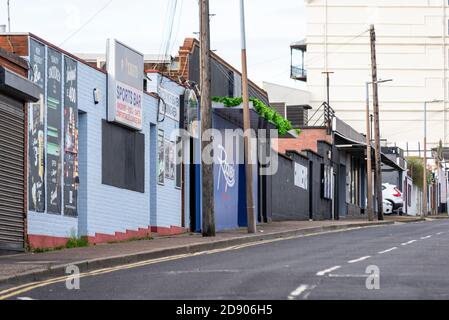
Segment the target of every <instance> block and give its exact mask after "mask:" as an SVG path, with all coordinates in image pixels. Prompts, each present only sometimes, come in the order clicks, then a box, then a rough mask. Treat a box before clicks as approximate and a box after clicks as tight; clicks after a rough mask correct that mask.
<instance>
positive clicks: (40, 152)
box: [28, 39, 46, 212]
mask: <svg viewBox="0 0 449 320" xmlns="http://www.w3.org/2000/svg"><path fill="white" fill-rule="evenodd" d="M30 65H31V70H30V79H31V80H32V81H33V82H34V83H35V84H37V85H38V86H39V88H40V94H41V100H40V101H39V102H38V103H33V104H30V111H29V115H30V121H29V150H28V152H29V184H28V185H29V192H28V194H29V209H30V210H32V211H35V212H45V179H44V175H45V168H44V167H45V121H44V116H45V110H44V93H45V69H46V67H45V46H44V45H43V44H41V43H39V42H37V41H34V40H32V39H31V40H30Z"/></svg>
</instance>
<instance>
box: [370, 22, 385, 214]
mask: <svg viewBox="0 0 449 320" xmlns="http://www.w3.org/2000/svg"><path fill="white" fill-rule="evenodd" d="M370 38H371V69H372V76H373V81H372V85H373V99H374V143H375V158H376V172H375V176H376V177H375V185H376V187H375V189H376V199H377V212H378V218H379V221H383V220H384V213H383V197H382V159H381V148H380V121H379V120H380V119H379V91H378V88H379V84H378V81H377V57H376V31H375V29H374V25H371V27H370Z"/></svg>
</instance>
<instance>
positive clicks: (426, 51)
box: [292, 0, 449, 156]
mask: <svg viewBox="0 0 449 320" xmlns="http://www.w3.org/2000/svg"><path fill="white" fill-rule="evenodd" d="M305 4H306V24H307V28H306V39H305V42H300V43H296V44H294V45H293V46H292V49H293V52H294V53H293V55H294V57H295V58H294V59H293V60H292V61H293V62H292V64H293V66H292V70H294V71H295V72H294V73H293V72H292V75H294V78H295V79H298V80H302V81H307V88H308V91H310V94H311V106H312V107H313V108H314V109H316V108H318V107H319V106H320V105H321V103H322V102H323V101H326V99H327V86H326V75H325V74H323V72H328V71H329V72H333V73H332V74H331V75H330V104H331V105H332V107H333V108H334V109H335V110H336V112H337V113H338V114H339V117H340V118H341V119H342V120H344V121H345V122H347V123H348V124H350V125H351V126H353V127H354V128H355V129H356V130H358V131H360V132H364V131H365V130H366V124H365V99H366V97H365V96H366V94H365V83H366V82H368V81H371V79H372V78H371V57H370V35H369V32H368V29H369V26H370V24H374V25H375V28H376V34H377V39H376V40H377V41H376V45H377V62H378V77H379V79H393V82H390V83H385V84H381V85H379V86H380V91H379V96H380V110H381V115H380V117H381V135H382V138H384V139H388V140H389V141H396V142H397V146H400V147H401V148H403V149H404V150H409V151H410V153H412V151H415V152H414V153H416V154H418V152H419V150H423V143H422V140H423V135H424V131H423V130H424V129H423V127H424V123H423V111H424V110H423V109H424V101H429V100H434V99H437V100H443V101H444V102H441V103H433V104H429V105H428V136H429V138H428V141H429V143H430V145H432V146H435V145H437V144H438V142H439V141H440V140H442V141H443V142H444V143H445V144H447V143H448V134H449V132H448V115H447V101H448V91H449V79H448V64H449V45H448V40H449V29H448V21H449V4H448V2H447V1H446V0H431V1H421V0H413V1H405V0H389V1H377V0H367V1H363V3H359V2H358V1H355V2H354V1H345V0H307V1H305ZM298 70H299V71H298ZM370 91H372V89H371V88H370ZM421 133H422V134H421ZM419 142H420V145H419ZM407 146H408V147H407ZM428 149H429V150H430V148H428ZM429 156H430V153H429Z"/></svg>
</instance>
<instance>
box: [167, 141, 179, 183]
mask: <svg viewBox="0 0 449 320" xmlns="http://www.w3.org/2000/svg"><path fill="white" fill-rule="evenodd" d="M175 171H176V167H175V144H174V142H171V141H170V140H165V178H167V179H168V180H175Z"/></svg>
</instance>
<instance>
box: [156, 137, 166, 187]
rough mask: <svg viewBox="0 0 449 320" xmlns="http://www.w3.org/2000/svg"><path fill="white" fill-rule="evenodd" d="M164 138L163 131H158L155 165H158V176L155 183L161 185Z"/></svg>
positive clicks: (163, 167)
mask: <svg viewBox="0 0 449 320" xmlns="http://www.w3.org/2000/svg"><path fill="white" fill-rule="evenodd" d="M164 142H165V137H164V131H162V130H159V134H158V136H157V153H158V156H157V163H158V174H157V183H158V184H160V185H163V184H164V183H165V145H164V144H165V143H164Z"/></svg>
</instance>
